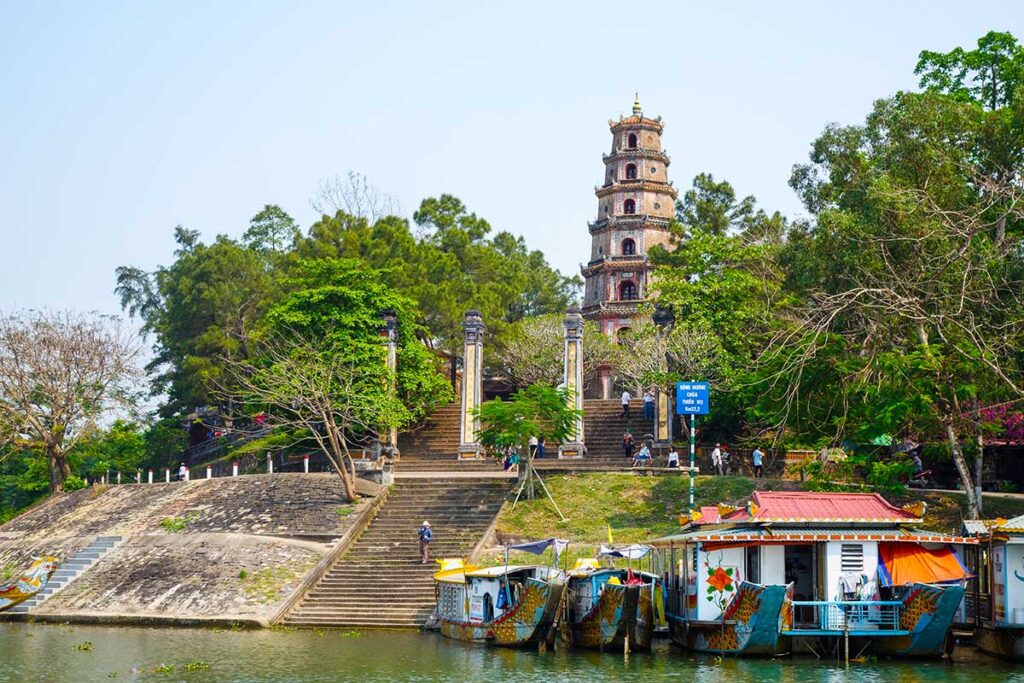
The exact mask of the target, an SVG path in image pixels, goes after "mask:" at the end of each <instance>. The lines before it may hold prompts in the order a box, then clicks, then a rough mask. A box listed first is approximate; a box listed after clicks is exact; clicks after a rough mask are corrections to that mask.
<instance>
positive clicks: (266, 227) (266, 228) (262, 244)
mask: <svg viewBox="0 0 1024 683" xmlns="http://www.w3.org/2000/svg"><path fill="white" fill-rule="evenodd" d="M298 236H299V226H298V224H297V223H296V222H295V220H294V219H293V218H292V217H291V216H289V215H288V214H287V213H285V212H284V210H283V209H282V208H281V207H279V206H277V205H276V204H267V205H266V206H264V207H263V210H262V211H260V212H259V213H258V214H256V215H255V216H253V217H252V219H251V220H250V221H249V229H248V230H246V231H245V234H243V235H242V244H244V245H245V246H246V247H248V248H249V249H252V250H254V251H262V252H272V251H278V252H279V251H283V250H284V249H285V248H286V247H288V246H290V245H291V244H292V243H293V242H294V241H295V239H296V238H297V237H298Z"/></svg>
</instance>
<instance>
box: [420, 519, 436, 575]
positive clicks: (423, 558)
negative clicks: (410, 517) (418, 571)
mask: <svg viewBox="0 0 1024 683" xmlns="http://www.w3.org/2000/svg"><path fill="white" fill-rule="evenodd" d="M419 536H420V564H426V563H427V562H428V561H430V541H431V540H433V538H434V532H433V531H431V530H430V522H428V521H426V520H424V522H423V526H421V527H420V532H419Z"/></svg>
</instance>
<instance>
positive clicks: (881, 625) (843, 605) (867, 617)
mask: <svg viewBox="0 0 1024 683" xmlns="http://www.w3.org/2000/svg"><path fill="white" fill-rule="evenodd" d="M902 606H903V603H902V602H899V601H878V600H865V601H798V600H794V601H793V615H794V617H795V621H794V624H793V628H792V630H793V631H836V632H840V631H899V630H900V610H901V608H902Z"/></svg>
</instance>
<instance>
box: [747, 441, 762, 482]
mask: <svg viewBox="0 0 1024 683" xmlns="http://www.w3.org/2000/svg"><path fill="white" fill-rule="evenodd" d="M750 457H751V460H752V461H753V462H752V463H751V464H753V466H754V479H761V478H762V477H763V476H764V474H763V472H764V453H762V452H761V449H760V448H758V447H756V446H755V447H754V452H753V453H752V454H751V456H750Z"/></svg>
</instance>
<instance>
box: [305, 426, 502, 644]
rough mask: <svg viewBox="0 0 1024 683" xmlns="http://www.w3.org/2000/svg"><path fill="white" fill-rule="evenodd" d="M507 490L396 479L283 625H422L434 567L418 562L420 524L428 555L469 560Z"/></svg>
mask: <svg viewBox="0 0 1024 683" xmlns="http://www.w3.org/2000/svg"><path fill="white" fill-rule="evenodd" d="M456 416H457V412H456ZM403 457H404V455H403ZM509 489H510V482H508V481H500V480H499V481H495V480H494V479H488V478H465V479H463V478H458V479H445V478H431V479H399V480H398V482H397V483H396V484H395V486H394V489H393V490H392V491H391V493H390V495H389V496H388V499H387V500H386V501H385V502H384V505H383V506H382V507H381V509H380V510H379V511H378V513H377V516H376V517H375V518H374V520H373V521H372V522H371V523H370V525H369V526H368V527H367V529H366V530H365V531H364V532H363V534H362V535H361V536H360V537H359V538H358V539H357V540H356V542H355V543H354V544H353V545H352V547H350V548H349V549H348V551H346V553H345V555H344V556H343V557H342V558H341V559H340V560H338V561H337V562H335V564H334V566H332V567H331V568H330V569H329V570H328V571H327V572H326V574H325V575H324V576H323V577H322V578H321V580H320V581H319V582H318V583H317V585H316V586H314V587H313V588H312V589H311V590H310V591H309V593H308V594H307V595H306V597H305V598H304V600H303V601H302V602H301V603H300V604H299V605H298V606H297V607H296V608H295V609H293V610H292V612H291V613H290V614H289V615H288V616H287V617H286V619H285V623H286V624H289V625H294V626H307V627H322V626H360V627H383V628H399V627H401V628H409V627H416V626H419V625H421V624H422V623H423V622H424V621H425V620H426V619H427V618H428V617H429V616H430V614H431V613H432V612H433V608H434V585H433V573H434V572H435V571H436V569H437V564H436V563H435V562H433V561H431V562H429V563H428V564H421V563H420V551H419V540H418V537H417V531H418V530H419V527H420V524H421V523H422V521H423V520H425V519H426V520H429V521H430V522H431V524H432V525H433V530H434V539H435V540H434V541H433V542H432V543H431V548H430V552H431V557H433V558H440V557H465V556H466V555H468V554H469V553H470V551H472V549H473V547H474V546H475V545H476V544H477V543H478V542H479V540H480V537H481V535H482V534H483V533H484V532H485V531H486V530H487V528H488V527H489V526H490V524H491V522H492V521H493V520H494V517H495V515H496V514H497V513H498V511H499V510H500V509H501V503H502V501H503V500H504V499H505V497H506V496H507V494H508V491H509Z"/></svg>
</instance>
